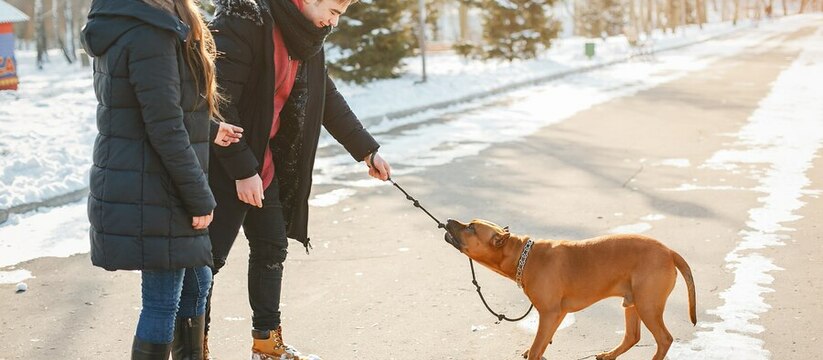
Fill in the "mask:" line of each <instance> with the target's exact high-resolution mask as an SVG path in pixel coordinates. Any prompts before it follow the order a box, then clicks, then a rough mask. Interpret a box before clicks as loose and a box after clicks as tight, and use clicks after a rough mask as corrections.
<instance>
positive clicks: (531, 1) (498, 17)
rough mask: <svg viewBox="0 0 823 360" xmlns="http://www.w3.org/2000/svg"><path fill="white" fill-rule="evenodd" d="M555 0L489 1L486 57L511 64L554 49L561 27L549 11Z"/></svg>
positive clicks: (486, 17) (485, 3)
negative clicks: (550, 48) (552, 47)
mask: <svg viewBox="0 0 823 360" xmlns="http://www.w3.org/2000/svg"><path fill="white" fill-rule="evenodd" d="M552 3H554V0H485V1H484V8H485V10H486V12H485V15H484V34H483V38H484V40H485V44H484V45H483V47H482V48H483V55H484V57H486V58H500V59H506V60H509V61H512V60H515V59H531V58H535V57H537V53H538V52H539V51H540V50H541V49H544V48H549V47H550V46H551V41H552V39H554V38H556V37H557V33H558V32H559V31H560V25H559V23H558V22H557V21H555V20H554V19H552V18H551V17H550V16H549V15H548V14H549V9H550V7H551V5H552Z"/></svg>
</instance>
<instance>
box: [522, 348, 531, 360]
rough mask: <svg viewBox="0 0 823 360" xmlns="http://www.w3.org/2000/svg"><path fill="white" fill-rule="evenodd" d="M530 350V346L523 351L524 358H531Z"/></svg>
mask: <svg viewBox="0 0 823 360" xmlns="http://www.w3.org/2000/svg"><path fill="white" fill-rule="evenodd" d="M529 350H531V348H528V349H526V351H524V352H523V358H524V359H528V358H529Z"/></svg>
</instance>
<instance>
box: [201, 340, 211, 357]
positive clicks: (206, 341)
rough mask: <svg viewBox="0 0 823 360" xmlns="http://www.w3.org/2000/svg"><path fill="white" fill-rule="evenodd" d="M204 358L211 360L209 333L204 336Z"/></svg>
mask: <svg viewBox="0 0 823 360" xmlns="http://www.w3.org/2000/svg"><path fill="white" fill-rule="evenodd" d="M203 360H211V354H210V353H209V336H208V335H206V336H204V337H203Z"/></svg>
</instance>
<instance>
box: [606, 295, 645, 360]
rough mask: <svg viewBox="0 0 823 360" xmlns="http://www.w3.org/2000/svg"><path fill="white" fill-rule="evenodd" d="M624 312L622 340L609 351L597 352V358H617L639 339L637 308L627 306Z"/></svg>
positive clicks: (607, 359) (611, 359)
mask: <svg viewBox="0 0 823 360" xmlns="http://www.w3.org/2000/svg"><path fill="white" fill-rule="evenodd" d="M624 312H625V313H626V334H625V335H624V336H623V342H621V343H620V345H618V346H617V347H616V348H614V349H612V350H611V351H609V352H606V353H602V354H597V356H596V358H597V360H614V359H617V357H618V356H620V355H621V354H623V353H624V352H626V351H628V350H629V349H631V348H632V346H634V345H635V344H637V342H638V341H640V316H639V315H638V314H637V308H636V307H635V306H629V307H626V308H625V309H624Z"/></svg>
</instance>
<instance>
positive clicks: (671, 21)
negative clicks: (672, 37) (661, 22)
mask: <svg viewBox="0 0 823 360" xmlns="http://www.w3.org/2000/svg"><path fill="white" fill-rule="evenodd" d="M675 1H676V0H668V3H669V13H668V14H667V15H666V17H667V18H666V25H668V26H669V30H671V32H672V34H674V29H675V27H676V26H677V11H676V9H675V6H674V2H675Z"/></svg>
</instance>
